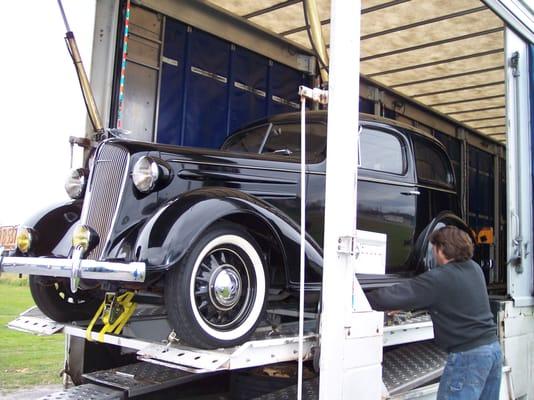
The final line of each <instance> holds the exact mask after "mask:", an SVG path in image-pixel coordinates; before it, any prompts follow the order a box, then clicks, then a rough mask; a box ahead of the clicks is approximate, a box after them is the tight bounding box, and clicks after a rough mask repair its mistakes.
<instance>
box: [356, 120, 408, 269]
mask: <svg viewBox="0 0 534 400" xmlns="http://www.w3.org/2000/svg"><path fill="white" fill-rule="evenodd" d="M359 148H360V168H359V177H358V205H357V207H358V221H357V226H358V229H360V230H366V231H372V232H379V233H384V234H386V235H387V248H386V273H390V274H392V273H399V272H403V271H405V270H407V269H409V268H410V267H409V265H407V260H408V258H409V255H410V253H411V250H412V247H413V238H414V231H415V226H416V218H415V216H416V204H417V196H418V195H419V191H418V190H417V188H416V186H415V172H414V167H413V157H412V156H411V151H410V146H409V142H408V140H407V138H406V136H405V135H404V134H403V133H401V132H398V131H396V130H393V129H391V130H390V129H387V128H385V127H383V126H378V125H377V126H373V125H369V126H366V125H364V126H363V129H362V133H361V136H360V146H359Z"/></svg>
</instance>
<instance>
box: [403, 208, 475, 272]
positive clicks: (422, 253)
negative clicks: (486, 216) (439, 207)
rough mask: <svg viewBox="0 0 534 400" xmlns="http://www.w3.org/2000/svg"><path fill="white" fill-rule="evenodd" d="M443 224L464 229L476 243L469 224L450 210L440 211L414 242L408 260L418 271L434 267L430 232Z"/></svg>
mask: <svg viewBox="0 0 534 400" xmlns="http://www.w3.org/2000/svg"><path fill="white" fill-rule="evenodd" d="M445 225H453V226H456V227H457V228H459V229H461V230H463V231H465V232H466V233H467V234H468V235H469V237H471V240H473V243H476V240H475V237H474V235H473V232H472V231H471V229H469V226H468V225H467V224H466V223H465V221H464V220H463V219H461V218H460V217H458V216H457V215H456V214H454V213H453V212H452V211H442V212H440V213H439V214H438V215H437V216H436V217H434V219H432V221H430V223H429V224H428V225H427V226H426V227H425V229H423V231H422V232H421V233H420V234H419V237H418V238H417V241H416V242H415V246H414V250H413V253H412V258H411V260H410V262H412V263H414V264H415V266H416V271H417V272H418V273H421V272H425V271H427V270H429V269H432V268H434V267H435V265H436V261H435V259H434V254H433V253H432V248H431V246H429V239H430V234H431V233H432V232H434V231H435V230H436V229H440V228H442V227H443V226H445Z"/></svg>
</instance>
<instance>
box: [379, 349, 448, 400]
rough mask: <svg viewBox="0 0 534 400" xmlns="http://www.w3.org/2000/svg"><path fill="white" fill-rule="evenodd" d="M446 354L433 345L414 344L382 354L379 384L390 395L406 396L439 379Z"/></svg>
mask: <svg viewBox="0 0 534 400" xmlns="http://www.w3.org/2000/svg"><path fill="white" fill-rule="evenodd" d="M446 360H447V354H446V353H445V352H444V351H442V350H440V349H438V348H437V347H436V345H435V344H434V343H432V342H423V343H414V344H409V345H406V346H402V347H399V348H398V349H395V350H391V351H387V352H384V358H383V361H382V381H383V382H384V385H385V386H386V388H387V390H388V392H389V394H390V395H396V394H399V393H403V392H407V391H409V390H411V389H414V388H416V387H419V386H422V385H424V384H427V383H430V382H432V381H433V380H435V379H437V378H439V377H440V376H441V374H442V373H443V368H444V366H445V362H446Z"/></svg>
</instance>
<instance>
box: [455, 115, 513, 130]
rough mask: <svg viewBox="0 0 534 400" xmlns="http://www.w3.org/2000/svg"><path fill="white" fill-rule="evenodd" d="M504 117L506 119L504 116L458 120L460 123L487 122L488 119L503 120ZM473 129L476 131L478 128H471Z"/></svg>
mask: <svg viewBox="0 0 534 400" xmlns="http://www.w3.org/2000/svg"><path fill="white" fill-rule="evenodd" d="M505 117H506V115H495V116H493V117H485V118H472V119H462V120H459V121H460V122H462V123H466V122H475V121H487V120H490V119H495V118H505ZM473 129H478V128H473Z"/></svg>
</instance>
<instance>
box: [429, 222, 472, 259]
mask: <svg viewBox="0 0 534 400" xmlns="http://www.w3.org/2000/svg"><path fill="white" fill-rule="evenodd" d="M430 243H432V244H433V245H434V246H437V247H438V248H439V249H441V251H442V252H443V255H444V256H445V257H447V259H449V260H451V261H466V260H469V259H470V258H471V257H473V241H472V240H471V237H470V236H469V234H468V233H467V232H465V231H463V230H461V229H459V228H457V227H456V226H452V225H448V226H445V227H443V228H440V229H438V230H437V231H434V232H432V234H431V235H430Z"/></svg>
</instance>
